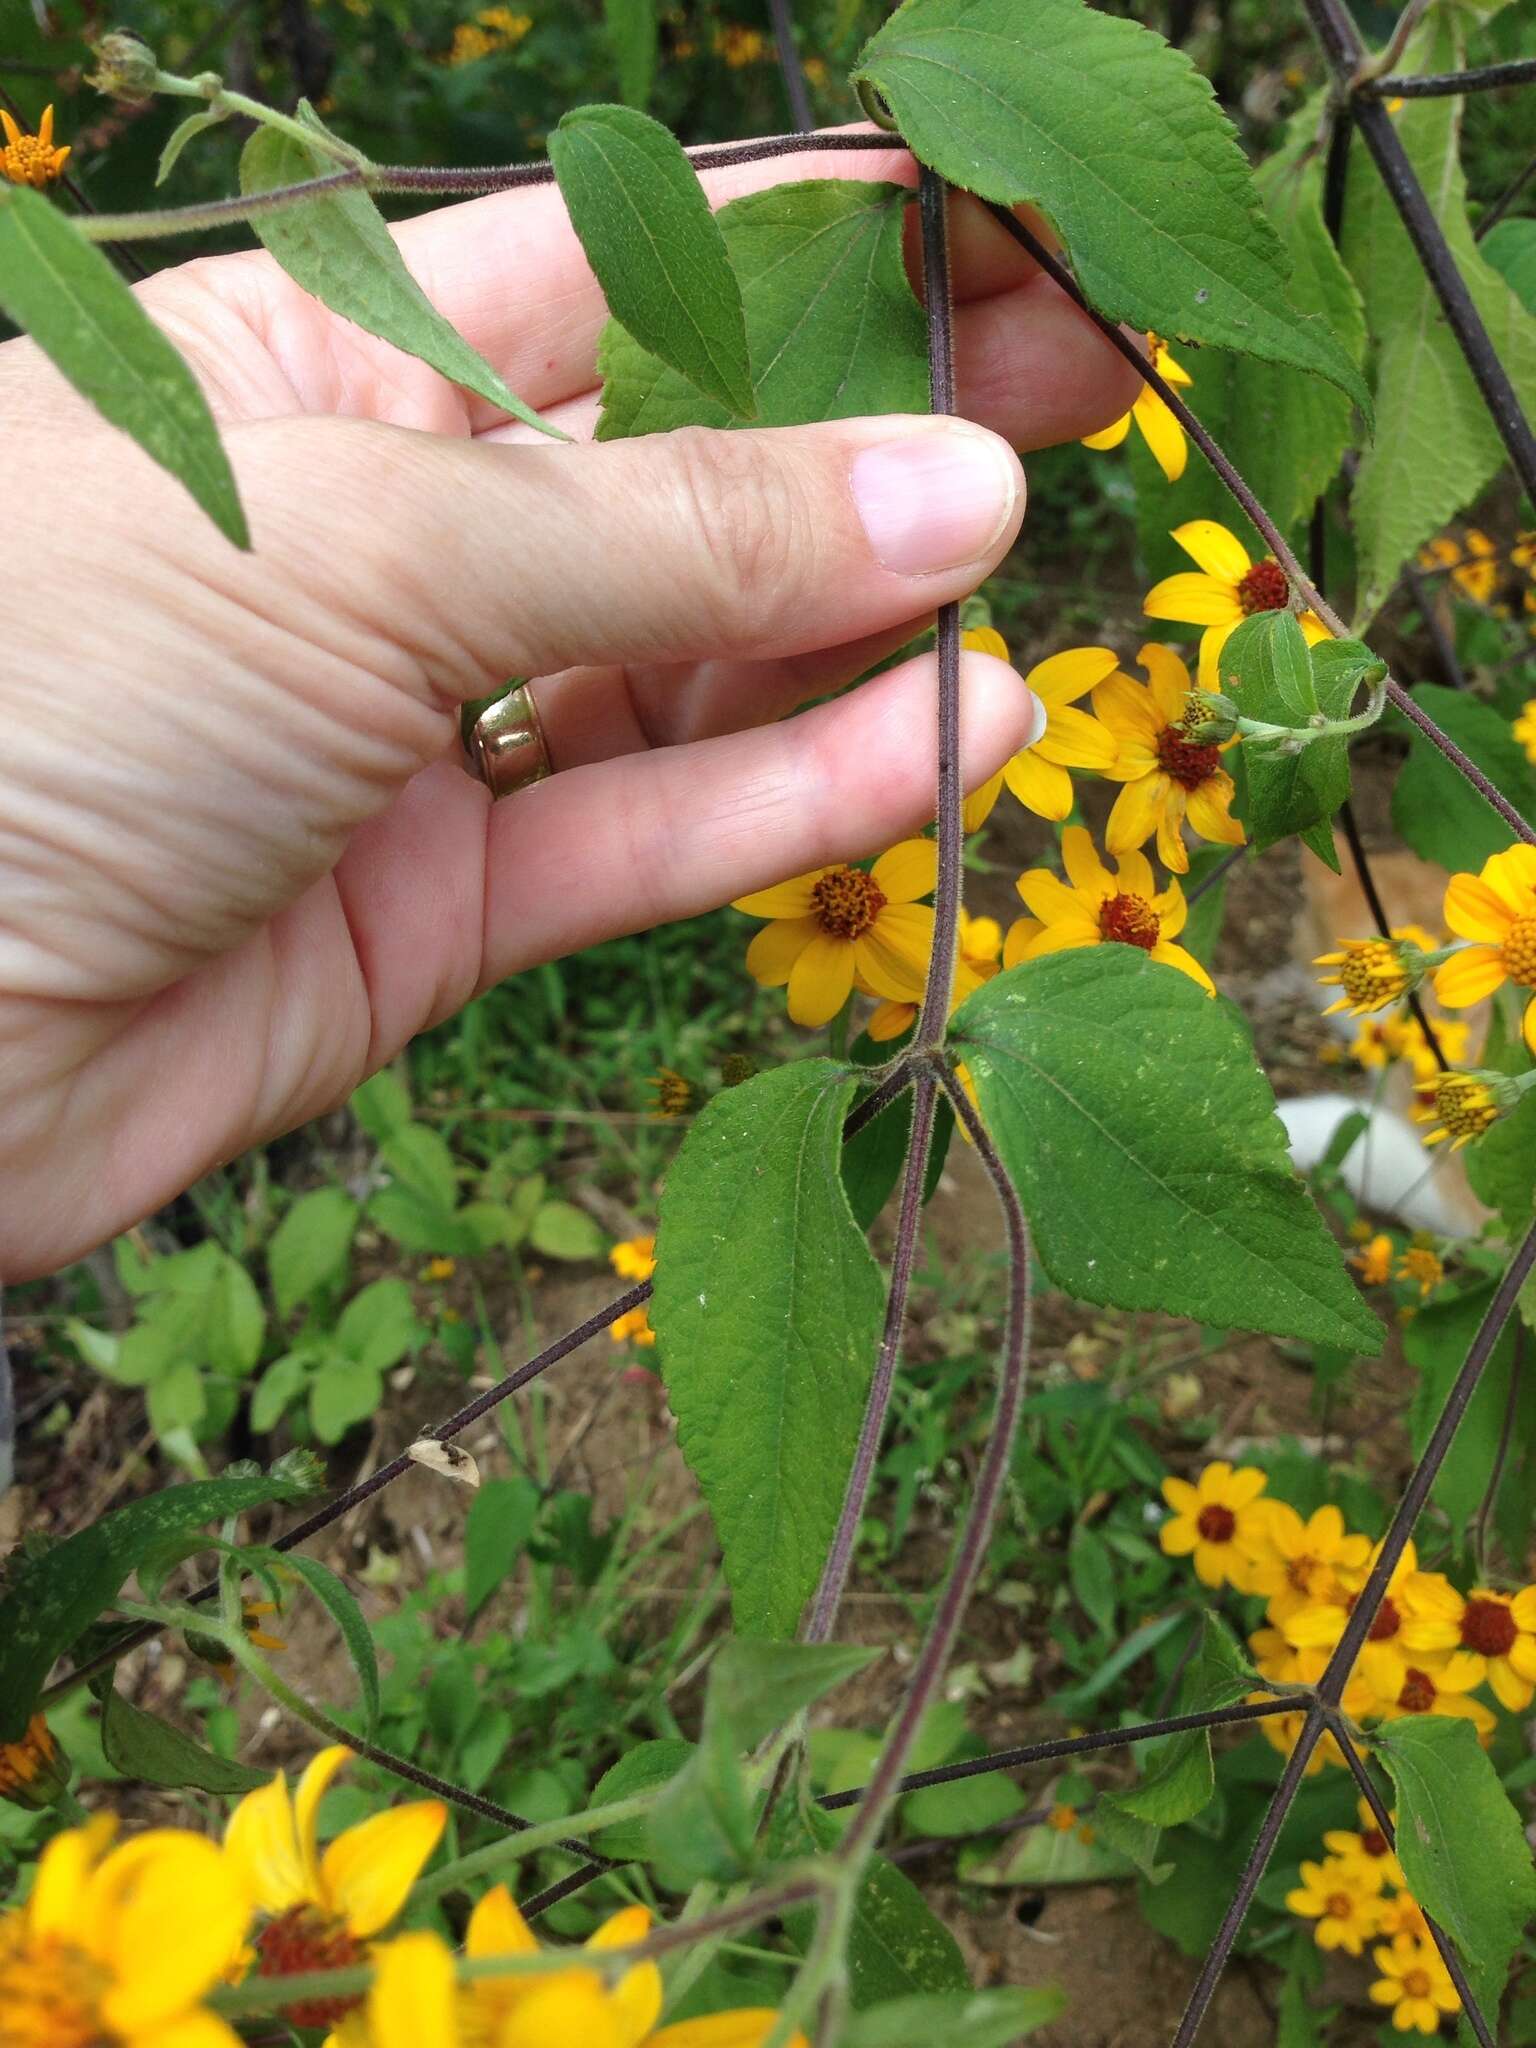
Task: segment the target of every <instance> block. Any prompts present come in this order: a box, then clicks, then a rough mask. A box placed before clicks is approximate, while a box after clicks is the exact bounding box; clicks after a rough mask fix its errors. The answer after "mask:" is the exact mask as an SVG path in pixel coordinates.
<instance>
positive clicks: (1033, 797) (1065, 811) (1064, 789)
mask: <svg viewBox="0 0 1536 2048" xmlns="http://www.w3.org/2000/svg"><path fill="white" fill-rule="evenodd" d="M1003 780H1004V782H1006V783H1007V785H1008V787H1009V788H1010V789H1011V790H1012V791H1013V793H1014V795H1015V796H1016V797H1017V798H1018V800H1019V802H1020V803H1021V804H1022V805H1023V806H1024V808H1025V810H1026V811H1033V812H1034V814H1035V816H1036V817H1037V818H1049V819H1050V821H1051V823H1052V824H1053V825H1054V824H1060V822H1061V820H1062V819H1063V818H1070V817H1071V815H1072V778H1071V776H1070V775H1069V774H1068V773H1067V771H1066V769H1065V768H1058V767H1057V765H1056V763H1055V762H1054V761H1042V760H1041V758H1040V756H1039V754H1038V753H1036V752H1033V751H1031V752H1028V753H1023V754H1015V755H1014V757H1013V759H1012V760H1011V761H1009V762H1008V763H1007V765H1006V766H1005V767H1004V769H1003Z"/></svg>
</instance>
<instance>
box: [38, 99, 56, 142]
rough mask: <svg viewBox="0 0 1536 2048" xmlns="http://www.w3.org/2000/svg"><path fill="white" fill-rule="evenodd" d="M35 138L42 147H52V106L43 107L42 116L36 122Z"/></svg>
mask: <svg viewBox="0 0 1536 2048" xmlns="http://www.w3.org/2000/svg"><path fill="white" fill-rule="evenodd" d="M37 139H38V141H39V142H40V143H41V144H42V145H43V147H44V149H51V148H52V147H53V108H52V107H51V106H48V107H44V109H43V118H42V119H41V121H39V122H38V124H37Z"/></svg>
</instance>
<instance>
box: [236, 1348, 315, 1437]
mask: <svg viewBox="0 0 1536 2048" xmlns="http://www.w3.org/2000/svg"><path fill="white" fill-rule="evenodd" d="M314 1362H315V1354H314V1353H313V1352H312V1351H285V1352H284V1353H283V1355H282V1357H281V1358H275V1359H274V1360H273V1361H272V1363H271V1364H270V1365H269V1366H268V1367H267V1369H266V1371H265V1372H264V1373H263V1374H262V1376H261V1379H260V1381H259V1382H258V1384H257V1387H256V1391H255V1393H254V1394H252V1396H251V1427H252V1429H254V1430H255V1431H256V1433H257V1434H258V1435H259V1436H265V1435H266V1433H267V1431H268V1430H269V1429H275V1428H276V1427H277V1425H278V1423H279V1422H280V1421H281V1420H282V1418H283V1416H284V1414H285V1413H286V1411H287V1410H288V1409H289V1408H290V1407H292V1405H293V1404H294V1402H295V1401H296V1400H297V1399H298V1397H299V1395H300V1394H301V1393H302V1392H303V1391H304V1389H305V1387H306V1386H307V1385H308V1384H309V1372H310V1367H311V1366H312V1365H313V1364H314Z"/></svg>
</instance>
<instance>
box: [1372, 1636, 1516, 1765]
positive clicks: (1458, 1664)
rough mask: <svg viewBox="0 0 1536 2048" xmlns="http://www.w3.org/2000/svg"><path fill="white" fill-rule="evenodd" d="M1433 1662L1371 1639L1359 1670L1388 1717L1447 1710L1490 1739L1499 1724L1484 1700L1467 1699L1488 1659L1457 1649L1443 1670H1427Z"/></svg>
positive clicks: (1393, 1719)
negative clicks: (1413, 1659)
mask: <svg viewBox="0 0 1536 2048" xmlns="http://www.w3.org/2000/svg"><path fill="white" fill-rule="evenodd" d="M1415 1655H1416V1656H1418V1653H1415ZM1433 1662H1434V1660H1433V1658H1431V1657H1429V1656H1418V1661H1416V1662H1413V1663H1410V1662H1409V1661H1408V1660H1407V1657H1406V1656H1405V1655H1404V1653H1403V1651H1402V1650H1400V1649H1399V1648H1398V1647H1397V1646H1396V1645H1395V1644H1386V1643H1370V1642H1368V1643H1367V1644H1366V1646H1365V1648H1364V1649H1363V1650H1362V1651H1361V1652H1360V1670H1361V1673H1362V1675H1363V1677H1364V1679H1365V1681H1366V1683H1367V1684H1368V1685H1369V1686H1370V1688H1371V1690H1372V1691H1373V1692H1374V1693H1375V1695H1376V1700H1377V1705H1376V1708H1375V1711H1376V1712H1377V1713H1379V1714H1380V1715H1381V1717H1382V1719H1383V1720H1385V1721H1400V1720H1402V1719H1403V1718H1404V1716H1405V1715H1409V1714H1449V1715H1450V1716H1451V1717H1452V1718H1453V1719H1455V1720H1461V1721H1470V1722H1471V1723H1472V1725H1473V1727H1474V1728H1476V1730H1477V1733H1478V1737H1479V1739H1480V1740H1481V1741H1483V1742H1486V1741H1487V1740H1488V1737H1489V1736H1490V1735H1491V1734H1492V1733H1493V1731H1494V1728H1495V1727H1496V1726H1497V1723H1496V1721H1495V1719H1494V1716H1493V1714H1492V1713H1491V1712H1490V1711H1489V1709H1488V1708H1487V1707H1485V1706H1484V1705H1483V1703H1482V1701H1481V1700H1473V1699H1468V1697H1467V1695H1468V1693H1470V1692H1471V1690H1472V1688H1473V1687H1474V1686H1476V1685H1481V1683H1482V1681H1483V1673H1484V1671H1485V1670H1486V1668H1487V1666H1486V1660H1485V1659H1483V1658H1481V1657H1471V1656H1468V1655H1467V1654H1466V1653H1465V1652H1464V1651H1461V1650H1458V1651H1456V1652H1455V1654H1454V1655H1453V1656H1452V1657H1451V1658H1450V1659H1449V1660H1448V1661H1447V1663H1446V1664H1445V1665H1444V1667H1443V1668H1442V1669H1440V1670H1432V1669H1430V1668H1429V1667H1430V1666H1431V1664H1432V1663H1433Z"/></svg>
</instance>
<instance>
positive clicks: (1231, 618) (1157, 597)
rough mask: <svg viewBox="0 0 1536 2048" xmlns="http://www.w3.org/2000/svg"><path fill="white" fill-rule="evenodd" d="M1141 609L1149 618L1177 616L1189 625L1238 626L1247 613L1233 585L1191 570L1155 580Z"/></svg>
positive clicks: (1171, 617)
mask: <svg viewBox="0 0 1536 2048" xmlns="http://www.w3.org/2000/svg"><path fill="white" fill-rule="evenodd" d="M1141 608H1142V610H1143V611H1144V612H1145V613H1146V615H1147V617H1148V618H1149V619H1176V620H1177V621H1178V622H1179V623H1180V624H1181V625H1186V626H1235V625H1237V623H1238V622H1239V620H1240V619H1242V617H1243V616H1244V613H1243V608H1242V606H1241V605H1240V604H1239V603H1238V601H1237V594H1236V592H1235V591H1234V590H1233V589H1232V588H1231V586H1230V585H1228V584H1226V583H1219V582H1217V580H1216V578H1215V577H1214V576H1201V575H1197V574H1196V573H1195V572H1194V571H1193V570H1192V569H1183V570H1181V571H1180V572H1179V573H1178V575H1176V576H1165V577H1164V578H1163V580H1162V582H1161V583H1154V584H1153V586H1152V588H1151V589H1150V590H1149V591H1148V592H1147V595H1146V598H1145V600H1144V602H1143V604H1142V607H1141Z"/></svg>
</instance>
